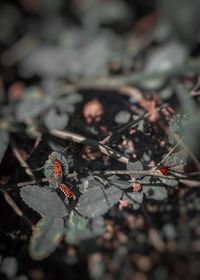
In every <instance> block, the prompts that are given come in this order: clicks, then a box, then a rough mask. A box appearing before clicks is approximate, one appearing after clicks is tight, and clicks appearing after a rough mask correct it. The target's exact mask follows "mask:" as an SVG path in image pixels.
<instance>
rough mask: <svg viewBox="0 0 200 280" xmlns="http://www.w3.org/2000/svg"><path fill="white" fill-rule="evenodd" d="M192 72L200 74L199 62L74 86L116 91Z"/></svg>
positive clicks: (87, 81)
mask: <svg viewBox="0 0 200 280" xmlns="http://www.w3.org/2000/svg"><path fill="white" fill-rule="evenodd" d="M189 71H193V73H194V72H195V73H199V72H200V60H191V61H188V63H186V64H185V63H184V64H181V65H177V66H175V67H173V68H169V69H163V70H159V71H155V72H150V73H145V72H141V73H133V74H132V73H131V74H126V75H119V76H117V78H112V77H102V78H98V79H93V80H81V81H79V82H78V83H77V84H76V86H77V88H79V89H103V88H104V89H105V88H106V89H118V88H119V87H121V86H123V85H128V84H138V85H139V84H142V83H143V82H145V81H148V80H152V79H155V78H157V79H158V78H170V77H177V76H179V75H181V74H184V73H186V72H189Z"/></svg>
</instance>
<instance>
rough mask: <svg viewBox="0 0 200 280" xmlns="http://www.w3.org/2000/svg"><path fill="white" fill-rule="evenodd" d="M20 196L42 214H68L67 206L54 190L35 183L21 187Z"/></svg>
mask: <svg viewBox="0 0 200 280" xmlns="http://www.w3.org/2000/svg"><path fill="white" fill-rule="evenodd" d="M20 196H21V198H22V199H23V201H24V202H25V203H26V204H27V205H28V206H29V207H31V208H32V209H34V210H35V211H36V212H38V213H39V214H40V215H42V216H49V217H52V218H61V217H64V216H66V215H67V214H68V210H67V208H66V207H65V205H64V203H63V202H62V200H61V199H60V198H59V196H58V195H57V193H56V192H52V191H50V190H48V189H45V188H40V187H38V186H37V185H27V186H26V187H23V188H21V190H20Z"/></svg>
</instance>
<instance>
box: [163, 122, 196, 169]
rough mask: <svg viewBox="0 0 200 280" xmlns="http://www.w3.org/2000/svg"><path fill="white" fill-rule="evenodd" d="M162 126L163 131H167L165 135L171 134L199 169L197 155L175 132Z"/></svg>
mask: <svg viewBox="0 0 200 280" xmlns="http://www.w3.org/2000/svg"><path fill="white" fill-rule="evenodd" d="M162 128H163V129H164V131H165V132H166V133H167V135H169V136H171V137H172V138H173V139H174V140H175V141H176V142H177V143H180V145H181V146H182V148H183V149H184V150H185V152H186V153H187V154H188V155H189V156H190V157H191V159H192V160H193V161H194V163H195V165H196V167H197V170H198V171H200V162H199V160H198V159H197V157H196V156H195V155H194V154H193V152H192V151H191V149H190V148H189V147H188V146H187V145H186V144H185V143H184V142H183V140H182V139H181V138H180V137H179V136H178V134H176V133H175V132H174V131H172V130H171V129H169V128H167V127H165V126H162Z"/></svg>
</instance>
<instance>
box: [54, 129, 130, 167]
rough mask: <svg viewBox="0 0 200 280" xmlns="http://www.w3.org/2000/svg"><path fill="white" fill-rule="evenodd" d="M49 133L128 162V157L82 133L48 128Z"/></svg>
mask: <svg viewBox="0 0 200 280" xmlns="http://www.w3.org/2000/svg"><path fill="white" fill-rule="evenodd" d="M49 133H50V134H51V135H53V136H56V137H59V138H62V139H66V140H69V141H73V142H75V143H79V144H81V145H89V146H93V147H95V148H97V149H98V150H99V151H100V152H101V153H103V154H105V155H107V156H110V157H112V158H114V159H116V160H118V161H120V162H123V163H128V161H129V159H128V158H127V157H125V156H124V155H122V154H121V153H119V152H118V151H115V150H113V149H111V148H110V147H108V146H106V145H103V144H101V143H99V142H97V141H95V140H93V139H91V138H87V137H84V136H82V135H79V134H76V133H73V132H70V131H61V130H55V129H54V130H50V131H49Z"/></svg>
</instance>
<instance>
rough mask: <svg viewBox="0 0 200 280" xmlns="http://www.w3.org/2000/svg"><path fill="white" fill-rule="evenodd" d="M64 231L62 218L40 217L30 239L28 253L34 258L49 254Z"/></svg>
mask: <svg viewBox="0 0 200 280" xmlns="http://www.w3.org/2000/svg"><path fill="white" fill-rule="evenodd" d="M63 232H64V223H63V219H61V218H57V219H54V218H52V217H44V218H42V219H41V220H40V221H39V222H38V224H37V225H36V228H35V230H34V231H33V234H32V236H31V240H30V248H29V249H30V255H31V257H32V258H33V259H34V260H42V259H44V258H46V257H47V256H49V255H50V254H51V253H52V252H53V251H54V250H55V249H56V247H57V246H58V244H59V243H60V240H61V238H62V236H63Z"/></svg>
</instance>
